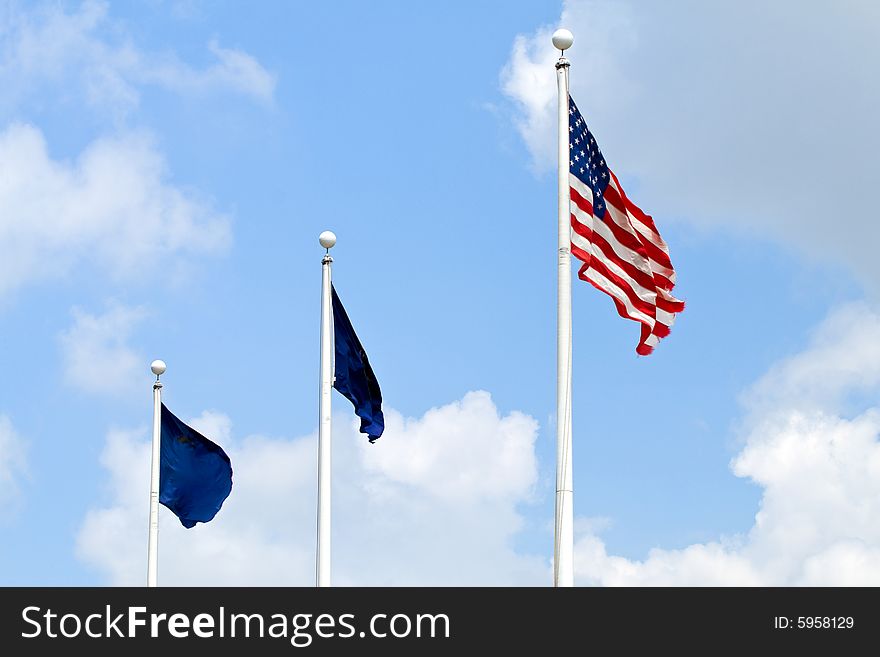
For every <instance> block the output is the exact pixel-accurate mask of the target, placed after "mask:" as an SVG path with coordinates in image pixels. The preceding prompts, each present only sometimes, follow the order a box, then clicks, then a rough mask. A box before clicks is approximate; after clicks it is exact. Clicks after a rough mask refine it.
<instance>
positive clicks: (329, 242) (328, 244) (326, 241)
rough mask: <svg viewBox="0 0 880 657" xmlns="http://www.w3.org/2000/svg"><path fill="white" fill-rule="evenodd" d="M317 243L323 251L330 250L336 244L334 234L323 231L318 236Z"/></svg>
mask: <svg viewBox="0 0 880 657" xmlns="http://www.w3.org/2000/svg"><path fill="white" fill-rule="evenodd" d="M318 242H319V243H320V244H321V246H323V247H324V248H325V249H332V248H333V245H334V244H336V233H334V232H333V231H330V230H325V231H324V232H323V233H321V234H320V235H318Z"/></svg>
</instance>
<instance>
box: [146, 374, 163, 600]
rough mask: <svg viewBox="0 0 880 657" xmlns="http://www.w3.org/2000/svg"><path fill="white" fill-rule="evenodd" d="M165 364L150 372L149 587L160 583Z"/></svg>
mask: <svg viewBox="0 0 880 657" xmlns="http://www.w3.org/2000/svg"><path fill="white" fill-rule="evenodd" d="M165 369H166V367H165V362H164V361H161V360H154V361H153V362H152V363H150V371H151V372H153V374H155V375H156V382H155V383H154V384H153V451H152V459H151V464H150V538H149V541H148V543H147V586H158V582H159V460H160V458H161V452H162V451H161V445H162V443H161V440H162V438H161V436H162V382H161V381H159V377H160V376H162V375H163V374H164V373H165Z"/></svg>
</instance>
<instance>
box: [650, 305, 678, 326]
mask: <svg viewBox="0 0 880 657" xmlns="http://www.w3.org/2000/svg"><path fill="white" fill-rule="evenodd" d="M654 312H655V313H657V321H658V322H660V323H661V324H666V326H668V327H669V328H672V325H673V324H674V323H675V313H671V312H668V311H666V310H663V309H662V308H659V307H658V308H657V309H656V310H655V311H654Z"/></svg>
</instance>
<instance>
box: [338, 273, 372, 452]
mask: <svg viewBox="0 0 880 657" xmlns="http://www.w3.org/2000/svg"><path fill="white" fill-rule="evenodd" d="M331 293H332V295H333V341H334V343H335V345H336V367H335V372H334V374H335V377H336V378H335V379H334V381H333V387H334V388H336V389H337V390H338V391H339V392H340V393H342V394H343V395H344V396H345V397H346V398H347V399H348V400H349V401H350V402H351V403H352V404H354V412H355V413H356V414H357V416H358V417H359V418H360V419H361V433H365V434H367V435H368V436H369V437H370V442H371V443H374V442H376V439H377V438H379V436H381V435H382V432H383V431H385V416H384V415H382V392H381V391H380V390H379V382H378V381H376V375H375V374H373V368H372V367H370V361H369V360H368V359H367V352H365V351H364V348H363V347H362V346H361V341H360V340H358V337H357V335H356V334H355V332H354V328H353V327H352V325H351V321H349V319H348V315H346V314H345V308H343V307H342V302H341V301H340V300H339V297H338V296H337V294H336V288H335V287H332V286H331Z"/></svg>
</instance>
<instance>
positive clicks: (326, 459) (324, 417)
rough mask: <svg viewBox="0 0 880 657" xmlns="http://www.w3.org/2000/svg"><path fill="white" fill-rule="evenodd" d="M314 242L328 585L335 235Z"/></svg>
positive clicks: (321, 575) (322, 540) (323, 572)
mask: <svg viewBox="0 0 880 657" xmlns="http://www.w3.org/2000/svg"><path fill="white" fill-rule="evenodd" d="M318 242H319V243H320V244H321V246H323V247H324V248H325V249H327V252H326V253H325V254H324V258H323V259H322V260H321V273H322V276H321V390H320V394H319V402H318V416H319V424H318V549H317V559H316V563H315V571H316V573H315V585H316V586H330V439H331V415H330V400H331V393H332V388H333V334H332V330H333V323H332V317H331V308H330V265H331V263H332V262H333V258H331V257H330V249H332V248H333V246H334V245H335V244H336V235H334V234H333V233H331V232H330V231H329V230H325V231H324V232H323V233H321V234H320V235H319V236H318Z"/></svg>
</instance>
